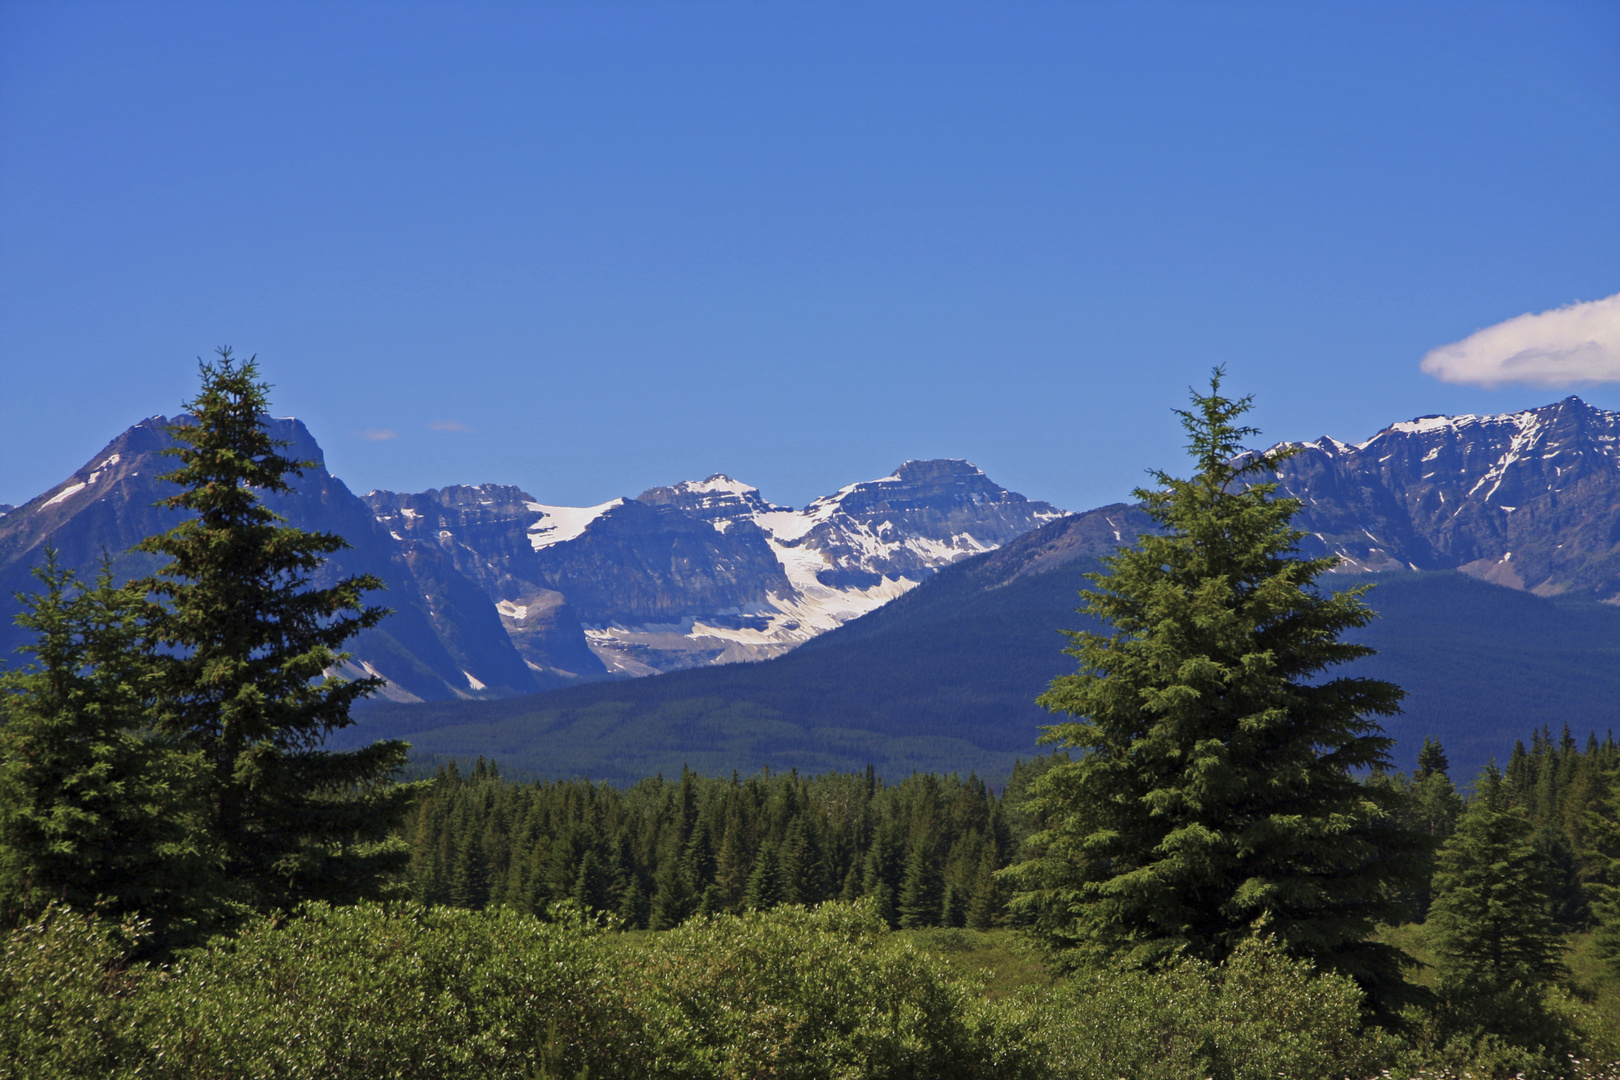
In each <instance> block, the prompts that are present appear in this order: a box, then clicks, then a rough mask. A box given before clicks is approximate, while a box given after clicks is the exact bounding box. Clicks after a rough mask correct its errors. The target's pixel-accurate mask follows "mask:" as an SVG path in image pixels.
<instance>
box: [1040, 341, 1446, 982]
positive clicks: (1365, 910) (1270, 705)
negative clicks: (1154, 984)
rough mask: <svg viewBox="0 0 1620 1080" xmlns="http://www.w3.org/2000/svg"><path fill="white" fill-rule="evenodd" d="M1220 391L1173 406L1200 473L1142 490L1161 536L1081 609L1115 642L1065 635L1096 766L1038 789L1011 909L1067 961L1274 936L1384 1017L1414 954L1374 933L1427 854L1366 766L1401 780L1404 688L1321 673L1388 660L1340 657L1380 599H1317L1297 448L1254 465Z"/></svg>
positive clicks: (1067, 772) (1075, 768) (1225, 946)
mask: <svg viewBox="0 0 1620 1080" xmlns="http://www.w3.org/2000/svg"><path fill="white" fill-rule="evenodd" d="M1221 375H1222V373H1221V371H1220V370H1219V369H1217V370H1216V372H1215V374H1214V377H1213V378H1212V379H1211V384H1210V391H1209V393H1208V394H1202V395H1200V394H1194V395H1193V403H1194V407H1193V409H1192V410H1190V411H1180V410H1178V413H1179V415H1180V416H1181V418H1182V422H1183V425H1184V426H1185V428H1186V430H1187V433H1188V435H1189V437H1190V443H1189V446H1188V449H1189V451H1190V452H1191V455H1192V457H1193V460H1194V462H1195V465H1196V468H1197V472H1196V474H1195V475H1194V476H1193V477H1192V478H1191V479H1187V480H1183V479H1177V478H1175V477H1172V476H1170V475H1168V474H1166V473H1163V472H1155V473H1153V476H1154V478H1155V480H1156V481H1157V483H1158V485H1159V487H1158V488H1157V489H1155V490H1138V491H1137V492H1136V494H1137V496H1138V497H1139V498H1140V499H1142V501H1143V506H1144V509H1145V510H1146V511H1147V512H1148V514H1149V515H1151V516H1152V518H1153V519H1154V521H1155V522H1156V523H1157V524H1158V526H1159V529H1158V531H1156V532H1153V533H1150V534H1147V535H1144V536H1143V537H1141V538H1140V539H1139V540H1138V541H1137V543H1136V544H1135V545H1133V546H1131V547H1127V548H1123V549H1121V550H1120V551H1119V552H1118V553H1117V554H1115V555H1113V556H1112V557H1110V558H1108V559H1106V560H1104V564H1105V567H1106V572H1104V573H1101V574H1093V575H1090V579H1091V580H1092V582H1093V583H1094V584H1095V588H1094V589H1093V590H1091V591H1086V592H1082V594H1081V595H1082V597H1083V600H1084V602H1083V604H1082V607H1081V611H1083V612H1085V613H1088V614H1091V615H1094V616H1097V617H1098V618H1100V619H1101V620H1103V621H1104V622H1105V623H1107V624H1109V625H1110V626H1111V631H1112V632H1111V633H1093V632H1086V631H1072V632H1070V634H1069V636H1070V638H1071V641H1072V646H1071V648H1070V649H1069V650H1068V652H1069V653H1070V655H1072V656H1074V657H1076V658H1077V659H1078V660H1079V662H1080V670H1079V671H1078V672H1077V673H1076V674H1073V675H1068V676H1063V677H1060V678H1058V679H1056V680H1054V681H1053V683H1052V685H1051V688H1050V689H1049V690H1048V691H1047V693H1046V694H1045V695H1043V696H1042V697H1041V699H1040V703H1041V704H1042V705H1044V706H1045V707H1046V708H1048V709H1050V710H1052V711H1054V712H1061V713H1068V714H1070V715H1071V716H1072V717H1074V719H1073V720H1072V721H1070V722H1067V723H1062V724H1058V725H1055V726H1053V727H1050V728H1048V729H1047V734H1046V736H1045V737H1046V739H1047V740H1048V741H1053V742H1058V743H1060V744H1061V745H1063V746H1065V747H1070V748H1073V749H1077V750H1079V751H1080V754H1078V755H1077V756H1076V757H1075V759H1074V760H1071V761H1067V762H1059V763H1054V764H1053V765H1052V766H1051V767H1050V768H1049V769H1048V770H1047V771H1046V772H1045V773H1044V774H1042V775H1041V776H1040V778H1039V779H1038V780H1036V781H1035V782H1034V785H1033V798H1032V803H1033V806H1032V809H1033V810H1034V811H1035V813H1036V814H1037V817H1038V819H1039V820H1040V821H1042V822H1043V823H1044V829H1043V831H1041V832H1039V833H1038V834H1037V835H1035V836H1034V837H1032V838H1031V842H1032V847H1033V852H1034V854H1033V855H1032V857H1031V858H1029V859H1028V860H1026V861H1025V862H1023V863H1021V864H1019V865H1018V866H1016V867H1015V868H1013V869H1012V870H1011V871H1010V872H1009V875H1008V876H1009V878H1010V880H1011V881H1012V882H1013V883H1014V885H1015V886H1016V888H1017V892H1018V894H1017V896H1016V897H1015V899H1014V906H1015V908H1017V909H1018V910H1019V911H1020V912H1021V913H1022V915H1023V916H1024V917H1026V918H1029V919H1032V920H1033V925H1034V929H1035V930H1036V931H1037V933H1039V934H1040V935H1042V936H1043V937H1044V938H1045V940H1046V941H1047V943H1048V944H1049V946H1050V947H1052V949H1053V950H1054V951H1055V952H1056V953H1057V954H1058V956H1059V957H1060V959H1062V960H1063V961H1065V962H1068V963H1082V962H1086V961H1088V960H1089V959H1101V958H1104V957H1115V958H1119V959H1122V960H1124V961H1126V962H1131V963H1138V964H1154V963H1157V962H1159V961H1162V960H1164V959H1166V958H1168V957H1170V956H1173V955H1176V954H1178V953H1183V952H1184V953H1190V954H1192V955H1195V956H1199V957H1202V958H1205V959H1210V960H1220V959H1224V958H1225V957H1226V956H1228V955H1230V953H1231V951H1232V950H1233V949H1234V948H1235V947H1236V946H1237V945H1238V944H1239V943H1240V942H1242V941H1243V940H1244V939H1246V938H1249V937H1251V936H1253V935H1255V934H1257V933H1264V934H1269V935H1274V936H1275V937H1276V938H1277V939H1278V940H1279V941H1280V942H1281V943H1282V945H1283V946H1284V947H1285V948H1286V949H1287V950H1288V951H1289V952H1290V953H1293V954H1294V955H1298V956H1303V957H1306V958H1309V959H1311V960H1313V961H1315V962H1317V963H1319V964H1321V965H1323V966H1324V967H1327V968H1330V969H1336V970H1339V971H1342V972H1345V973H1348V974H1350V975H1352V976H1353V977H1355V978H1356V979H1357V980H1358V981H1359V982H1360V983H1361V984H1362V986H1363V987H1364V988H1365V989H1367V990H1368V991H1370V992H1371V993H1372V995H1373V998H1374V1000H1375V1002H1377V1004H1378V1005H1379V1007H1380V1008H1388V1007H1389V1006H1390V1005H1392V1004H1393V999H1399V998H1401V997H1404V996H1407V994H1408V993H1409V991H1410V988H1409V986H1408V985H1407V984H1406V983H1405V981H1404V979H1403V978H1402V974H1401V968H1402V966H1403V963H1404V962H1405V958H1404V956H1403V955H1402V954H1400V953H1399V952H1398V951H1397V950H1396V949H1395V948H1393V947H1392V946H1389V945H1385V944H1380V943H1378V942H1375V941H1373V940H1372V931H1373V928H1374V925H1375V924H1376V923H1378V922H1380V921H1386V920H1391V921H1392V920H1394V919H1396V918H1397V917H1398V916H1399V914H1400V905H1399V904H1398V902H1397V901H1395V900H1394V899H1393V897H1394V895H1395V893H1396V891H1397V889H1396V888H1395V887H1396V886H1398V885H1401V884H1403V883H1409V879H1411V878H1415V876H1416V875H1417V874H1419V873H1421V869H1422V866H1421V864H1422V859H1421V855H1422V853H1423V851H1424V850H1425V845H1426V841H1425V840H1424V839H1423V838H1421V837H1418V836H1416V835H1415V834H1413V833H1411V832H1410V831H1408V830H1404V829H1401V828H1399V827H1398V826H1397V825H1396V824H1395V823H1394V821H1393V819H1392V810H1393V808H1394V805H1395V800H1394V796H1393V794H1392V793H1390V792H1388V791H1387V790H1383V791H1381V790H1380V789H1378V788H1375V787H1370V786H1365V785H1363V784H1361V783H1359V782H1358V781H1357V779H1356V778H1355V776H1354V775H1353V772H1352V771H1353V770H1358V769H1364V768H1371V767H1381V766H1383V765H1384V764H1385V763H1386V760H1387V751H1388V748H1389V746H1390V744H1391V740H1390V739H1388V738H1387V737H1386V736H1385V735H1384V733H1383V730H1382V729H1381V727H1380V726H1379V724H1378V722H1377V720H1376V717H1379V716H1388V715H1392V714H1394V713H1396V712H1397V711H1398V710H1399V703H1400V700H1401V697H1402V691H1401V690H1400V689H1399V688H1398V687H1396V686H1394V685H1392V684H1390V683H1387V682H1382V681H1378V680H1374V679H1366V678H1352V677H1339V678H1332V679H1324V678H1322V674H1323V673H1324V672H1326V671H1327V670H1328V669H1330V668H1333V667H1335V666H1337V665H1341V664H1345V663H1347V662H1349V661H1352V660H1355V659H1357V658H1358V657H1362V656H1366V655H1368V654H1369V653H1370V652H1371V650H1370V649H1368V648H1366V647H1365V646H1360V645H1353V644H1349V643H1346V642H1343V641H1341V640H1339V637H1340V634H1342V633H1343V632H1344V631H1346V630H1350V629H1354V628H1357V627H1361V626H1364V625H1366V624H1367V623H1368V622H1369V621H1370V620H1371V619H1372V618H1373V613H1372V612H1371V611H1370V610H1369V609H1368V607H1367V606H1366V604H1365V603H1364V602H1363V601H1362V595H1363V592H1364V588H1365V587H1363V588H1357V589H1351V590H1349V591H1347V592H1340V593H1334V594H1332V595H1323V594H1322V593H1320V592H1319V591H1318V590H1317V589H1316V588H1315V586H1314V582H1315V580H1316V578H1317V577H1319V576H1320V575H1321V574H1323V573H1324V572H1326V571H1327V570H1329V569H1330V568H1331V567H1332V566H1333V565H1334V563H1335V561H1336V560H1335V559H1334V558H1332V557H1323V558H1314V559H1307V558H1301V557H1300V555H1299V552H1298V549H1297V544H1298V541H1299V540H1300V539H1301V538H1302V536H1303V535H1304V534H1303V533H1301V532H1300V531H1299V530H1297V529H1295V528H1293V527H1292V526H1291V525H1290V519H1291V518H1292V517H1293V515H1294V514H1295V512H1296V511H1297V510H1298V509H1299V503H1298V502H1297V501H1296V500H1293V499H1284V498H1277V497H1275V493H1276V487H1277V485H1276V483H1275V482H1272V481H1271V480H1270V479H1269V478H1270V476H1271V475H1272V474H1273V473H1274V472H1275V469H1276V466H1277V463H1278V462H1279V461H1280V460H1282V459H1283V458H1284V457H1286V456H1288V455H1289V453H1290V451H1288V450H1286V449H1283V450H1274V451H1270V452H1265V453H1254V452H1248V451H1245V450H1244V448H1243V446H1242V445H1241V444H1242V440H1244V439H1245V438H1247V437H1249V436H1251V435H1254V434H1256V433H1257V432H1256V430H1255V429H1253V428H1249V427H1243V426H1239V425H1238V424H1237V422H1236V421H1237V419H1238V418H1239V417H1240V416H1241V415H1242V414H1243V413H1244V412H1246V411H1247V410H1248V409H1249V407H1250V402H1251V399H1250V398H1247V397H1245V398H1241V399H1237V400H1231V399H1228V398H1226V397H1224V396H1223V395H1222V394H1221Z"/></svg>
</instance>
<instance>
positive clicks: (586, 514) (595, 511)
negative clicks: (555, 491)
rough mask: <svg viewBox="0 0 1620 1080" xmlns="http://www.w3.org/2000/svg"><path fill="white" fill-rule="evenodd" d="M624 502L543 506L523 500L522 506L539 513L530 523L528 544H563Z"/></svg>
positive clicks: (611, 501)
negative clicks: (536, 518) (595, 504)
mask: <svg viewBox="0 0 1620 1080" xmlns="http://www.w3.org/2000/svg"><path fill="white" fill-rule="evenodd" d="M624 503H625V500H624V499H612V500H610V501H608V502H605V503H601V504H599V505H597V506H545V505H542V504H540V503H537V502H526V503H524V504H523V505H524V506H525V507H527V508H528V509H530V510H532V511H534V512H535V513H536V514H539V515H540V517H539V519H538V520H536V521H535V522H534V523H533V524H531V525H530V526H529V529H528V533H529V546H531V547H532V548H534V550H536V551H539V550H540V549H542V548H548V547H551V546H552V545H553V544H566V543H567V542H568V541H570V540H574V539H577V538H578V537H579V536H580V535H581V534H583V533H584V532H585V530H586V529H587V528H589V527H590V524H591V522H593V521H595V520H596V519H597V518H599V517H601V516H602V515H603V514H605V513H607V512H608V511H609V510H611V509H613V508H614V507H615V506H623V505H624Z"/></svg>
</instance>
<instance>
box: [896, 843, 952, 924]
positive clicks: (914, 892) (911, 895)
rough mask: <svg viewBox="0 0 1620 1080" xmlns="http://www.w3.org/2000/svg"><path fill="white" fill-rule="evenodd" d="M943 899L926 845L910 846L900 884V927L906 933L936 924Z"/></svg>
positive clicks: (937, 876)
mask: <svg viewBox="0 0 1620 1080" xmlns="http://www.w3.org/2000/svg"><path fill="white" fill-rule="evenodd" d="M943 899H944V897H943V896H942V895H941V893H940V880H939V869H938V868H937V867H936V866H935V865H934V859H933V856H932V855H930V854H929V851H928V845H926V844H923V843H917V844H913V845H912V848H911V851H910V853H909V854H908V855H907V856H906V873H905V877H903V878H902V879H901V881H900V902H899V905H898V906H899V911H900V925H901V926H902V927H903V928H905V929H907V930H911V929H915V928H917V927H922V926H934V925H937V924H938V922H939V916H940V911H941V909H942V901H943Z"/></svg>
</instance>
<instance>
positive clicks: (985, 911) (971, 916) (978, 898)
mask: <svg viewBox="0 0 1620 1080" xmlns="http://www.w3.org/2000/svg"><path fill="white" fill-rule="evenodd" d="M1000 915H1001V883H1000V882H999V881H997V880H996V859H995V855H994V853H992V852H989V851H986V852H985V853H984V854H983V855H982V856H980V857H979V867H978V869H977V870H975V871H974V873H973V892H972V895H971V896H970V897H969V898H968V906H967V924H968V925H969V926H971V927H973V929H975V930H989V929H992V928H993V927H994V926H995V925H996V919H997V918H998V917H999V916H1000Z"/></svg>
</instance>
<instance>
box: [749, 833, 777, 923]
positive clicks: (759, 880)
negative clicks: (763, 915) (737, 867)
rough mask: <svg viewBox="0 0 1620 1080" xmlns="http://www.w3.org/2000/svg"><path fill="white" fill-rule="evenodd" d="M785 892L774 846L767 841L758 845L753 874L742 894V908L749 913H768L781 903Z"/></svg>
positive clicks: (750, 875)
mask: <svg viewBox="0 0 1620 1080" xmlns="http://www.w3.org/2000/svg"><path fill="white" fill-rule="evenodd" d="M785 893H786V890H785V889H783V888H782V863H781V859H780V858H778V856H777V851H776V845H775V844H773V843H771V842H770V841H769V840H767V841H765V843H763V844H761V845H759V855H758V856H757V857H756V858H755V859H754V872H753V873H752V874H749V875H748V889H747V891H746V892H744V893H743V907H745V908H747V909H748V910H749V911H769V910H770V909H771V908H773V907H775V906H776V905H778V904H780V903H782V901H783V900H784V899H786V896H785Z"/></svg>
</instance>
